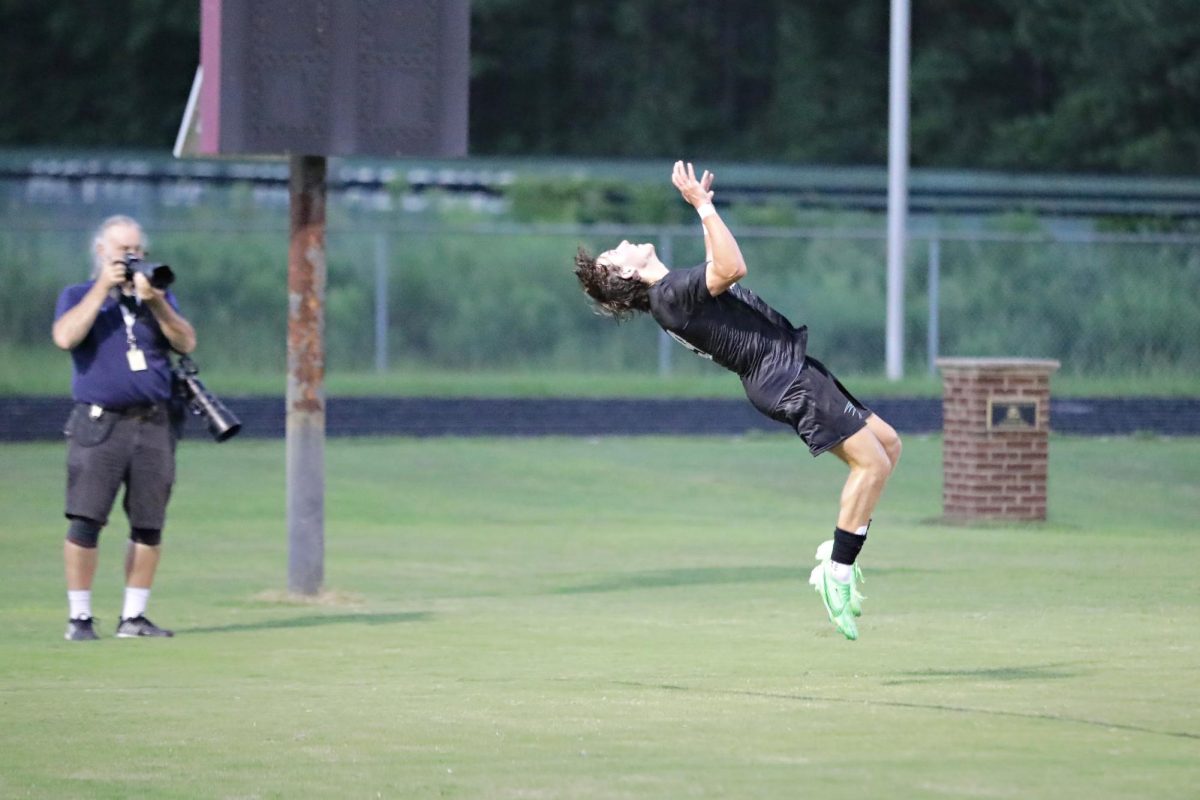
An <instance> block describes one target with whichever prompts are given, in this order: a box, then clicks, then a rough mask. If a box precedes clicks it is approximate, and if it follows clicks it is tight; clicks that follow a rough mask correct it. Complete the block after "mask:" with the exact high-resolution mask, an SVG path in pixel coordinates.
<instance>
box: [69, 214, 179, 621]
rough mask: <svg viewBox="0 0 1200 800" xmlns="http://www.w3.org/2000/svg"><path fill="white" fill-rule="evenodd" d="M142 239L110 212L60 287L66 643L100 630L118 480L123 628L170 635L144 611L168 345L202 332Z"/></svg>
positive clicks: (169, 448) (161, 457) (158, 502)
mask: <svg viewBox="0 0 1200 800" xmlns="http://www.w3.org/2000/svg"><path fill="white" fill-rule="evenodd" d="M145 245H146V241H145V237H144V236H143V234H142V229H141V226H140V225H139V224H138V223H137V221H136V220H133V219H131V218H130V217H125V216H114V217H109V218H108V219H106V220H105V221H104V222H103V223H102V224H101V225H100V228H99V230H98V231H97V232H96V237H95V241H94V242H93V260H94V268H93V271H92V280H91V281H89V282H87V283H81V284H77V285H74V286H68V287H67V288H66V289H64V290H63V292H62V294H61V295H59V298H58V305H57V308H56V309H55V321H54V328H53V337H54V343H55V344H56V345H57V346H58V347H60V348H62V349H63V350H68V351H70V353H71V360H72V363H73V367H74V369H73V377H72V381H71V390H72V395H73V396H74V399H75V407H74V409H73V411H72V413H71V417H70V419H69V420H68V422H67V427H66V434H67V439H68V451H67V492H66V495H67V498H66V500H67V502H66V516H67V519H68V520H70V522H69V524H68V527H67V537H66V541H65V542H64V543H63V561H64V564H65V567H66V579H67V600H68V604H69V606H70V615H69V619H68V623H67V631H66V638H67V639H68V640H70V641H81V640H89V639H96V638H97V635H96V629H95V624H94V622H95V621H94V620H93V618H92V609H91V588H92V579H93V577H94V576H95V573H96V564H97V560H98V556H97V550H96V545H97V542H98V540H99V536H100V530H101V529H102V528H103V527H104V525H105V524H106V523H107V522H108V514H109V512H110V511H111V510H112V506H113V503H114V501H115V500H116V496H117V492H118V491H119V490H120V488H121V485H122V484H124V486H125V496H124V500H123V507H124V509H125V513H126V515H127V516H128V518H129V526H130V534H129V543H128V545H127V550H126V555H125V603H124V607H123V609H122V612H121V619H120V622H119V624H118V625H117V629H116V635H117V636H118V637H121V638H130V637H138V636H171V635H172V632H171V631H169V630H165V629H163V628H159V627H158V626H157V625H155V624H154V623H152V622H151V621H150V620H149V619H147V618H146V604H147V602H148V600H149V598H150V587H151V585H152V584H153V582H154V573H155V570H156V568H157V567H158V561H159V555H160V547H161V545H160V541H161V537H162V529H163V523H164V521H165V519H166V508H167V501H168V500H169V499H170V495H171V487H172V485H173V483H174V479H175V432H174V429H173V427H172V425H171V420H170V414H169V406H170V401H171V387H172V384H171V380H172V377H171V362H170V351H171V350H175V351H177V352H179V353H189V352H191V351H192V350H193V349H194V348H195V346H196V332H195V330H194V329H193V328H192V326H191V324H190V323H189V322H188V321H187V320H186V319H184V317H183V316H182V315H181V314H180V313H179V309H178V306H177V304H176V302H175V298H174V296H173V295H172V294H171V293H170V292H169V291H167V286H168V285H169V284H170V283H171V281H172V279H173V277H174V276H173V275H172V273H171V270H170V268H169V267H167V266H165V265H161V264H160V265H152V264H147V263H146V262H145V261H143V260H142V258H143V256H144V255H145Z"/></svg>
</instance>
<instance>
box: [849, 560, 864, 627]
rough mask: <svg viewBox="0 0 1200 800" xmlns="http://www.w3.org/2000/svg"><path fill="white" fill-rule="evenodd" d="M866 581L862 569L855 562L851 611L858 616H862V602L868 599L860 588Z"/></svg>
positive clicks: (851, 582)
mask: <svg viewBox="0 0 1200 800" xmlns="http://www.w3.org/2000/svg"><path fill="white" fill-rule="evenodd" d="M866 582H867V580H866V578H864V577H863V574H862V569H861V568H860V567H859V566H858V564H857V563H855V565H854V577H853V578H851V579H850V613H851V614H853V615H854V616H856V617H861V616H862V603H863V600H866V599H867V596H866V595H865V594H863V593H862V592H860V591H859V590H858V586H859V584H862V583H866Z"/></svg>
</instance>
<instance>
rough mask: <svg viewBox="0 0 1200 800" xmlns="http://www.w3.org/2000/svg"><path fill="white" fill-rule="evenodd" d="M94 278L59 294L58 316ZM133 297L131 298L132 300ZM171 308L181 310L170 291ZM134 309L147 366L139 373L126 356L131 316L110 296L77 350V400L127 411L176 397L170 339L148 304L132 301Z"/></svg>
mask: <svg viewBox="0 0 1200 800" xmlns="http://www.w3.org/2000/svg"><path fill="white" fill-rule="evenodd" d="M93 283H94V281H89V282H88V283H79V284H76V285H74V286H68V287H67V288H66V289H63V290H62V294H60V295H59V296H58V304H57V306H56V307H55V309H54V319H56V320H57V319H58V318H59V317H61V316H62V315H63V314H65V313H66V312H67V311H70V310H71V309H72V308H74V307H75V306H76V305H77V304H78V303H79V301H80V300H82V299H83V296H84V295H85V294H87V293H88V290H89V289H91V288H92V284H93ZM131 300H132V298H125V302H126V303H130V301H131ZM167 302H168V303H170V304H171V308H173V309H175V310H176V311H178V310H179V305H178V304H177V303H176V302H175V296H174V295H172V294H171V292H170V291H168V292H167ZM127 307H129V308H130V310H131V311H133V312H134V315H135V320H134V323H133V338H134V339H135V340H136V341H137V344H138V347H139V348H140V349H141V350H142V352H143V353H145V354H146V369H144V370H141V371H140V372H134V371H133V370H131V369H130V368H129V359H128V357H127V356H126V355H125V354H126V353H127V352H128V351H129V346H128V344H127V343H126V341H125V317H124V316H123V315H122V314H121V308H120V302H119V301H117V300H114V299H113V298H112V297H108V298H107V299H105V301H104V305H102V306H101V307H100V313H98V314H97V315H96V321H95V322H94V323H93V324H92V329H91V330H90V331H88V334H87V336H85V337H84V339H83V341H82V342H80V343H79V344H78V345H76V346H75V348H74V349H73V350H71V361H72V362H73V364H74V374H73V376H72V378H71V393H72V395H74V397H75V401H76V402H77V403H88V404H92V403H94V404H96V405H99V406H103V407H105V408H114V409H122V408H129V407H130V406H140V405H147V404H149V403H162V402H165V401H166V400H168V399H169V398H170V396H171V364H170V360H169V358H168V355H169V353H170V349H171V346H170V343H169V342H167V337H166V336H165V335H164V334H163V332H162V329H161V328H160V327H159V326H158V320H156V319H155V318H154V315H153V314H152V313H151V312H150V309H149V308H147V307H146V306H145V305H144V304H142V303H132V304H131V305H130V306H127Z"/></svg>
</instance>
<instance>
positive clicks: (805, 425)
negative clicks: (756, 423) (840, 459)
mask: <svg viewBox="0 0 1200 800" xmlns="http://www.w3.org/2000/svg"><path fill="white" fill-rule="evenodd" d="M871 413H872V412H871V409H869V408H867V407H866V406H865V405H863V404H862V403H861V402H859V400H858V398H857V397H855V396H854V395H852V394H850V392H849V390H848V389H846V387H845V386H842V384H841V381H839V380H838V379H837V378H835V377H834V375H833V373H832V372H830V371H829V370H828V369H826V368H825V365H824V364H822V363H821V362H820V361H817V360H816V359H815V358H813V357H812V356H807V357H806V358H805V359H804V369H802V370H800V374H799V375H798V376H797V377H796V382H795V383H793V384H792V385H791V387H790V388H789V389H788V390H787V391H786V392H784V393H783V397H781V398H780V399H779V403H778V405H777V406H776V407H775V413H774V414H772V415H771V416H772V417H774V418H775V419H777V420H779V421H780V422H783V423H786V424H787V425H789V426H791V428H792V429H793V430H795V431H796V433H797V434H799V436H800V438H801V439H803V440H804V443H805V444H806V445H808V450H809V452H810V453H812V454H813V455H814V456H819V455H821V453H824V452H825V451H826V450H828V449H829V448H831V447H836V446H837V445H839V444H841V443H842V442H844V441H846V440H847V439H849V438H850V437H851V436H853V435H854V434H856V433H858V432H859V431H860V430H862V429H863V428H864V427H865V426H866V424H867V417H869V416H871Z"/></svg>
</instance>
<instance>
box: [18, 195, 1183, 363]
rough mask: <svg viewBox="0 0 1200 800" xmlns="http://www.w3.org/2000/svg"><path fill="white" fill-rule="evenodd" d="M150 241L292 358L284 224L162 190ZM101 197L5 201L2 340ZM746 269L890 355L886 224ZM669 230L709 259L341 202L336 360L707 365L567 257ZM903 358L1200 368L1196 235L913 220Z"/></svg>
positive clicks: (693, 233)
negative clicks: (370, 216)
mask: <svg viewBox="0 0 1200 800" xmlns="http://www.w3.org/2000/svg"><path fill="white" fill-rule="evenodd" d="M155 217H156V221H155V222H154V223H148V224H147V233H148V234H149V236H150V239H151V256H152V257H153V258H154V259H155V260H161V261H166V262H168V263H170V264H171V265H172V266H173V267H174V269H175V272H176V274H177V276H178V278H177V283H176V286H175V287H174V288H175V290H176V293H177V296H178V298H179V302H180V304H181V307H182V309H183V311H184V313H185V314H186V315H187V316H188V317H189V318H190V319H191V320H192V321H193V322H194V323H195V324H196V326H197V329H198V331H199V334H200V349H199V351H198V357H199V358H200V359H201V360H202V361H203V363H204V364H205V365H206V366H210V367H228V368H237V369H249V370H269V371H278V372H282V371H284V370H285V368H286V352H285V349H286V324H287V246H288V234H287V221H286V216H285V215H284V214H282V213H279V212H278V211H277V212H276V213H273V214H267V213H264V212H262V211H261V209H260V210H258V211H254V212H252V213H251V212H249V211H247V213H245V214H238V213H232V214H229V213H218V212H215V211H211V210H204V209H183V210H180V211H179V213H178V214H172V213H171V212H170V210H168V209H163V210H160V211H159V213H157V214H156V215H155ZM99 221H100V218H99V216H93V215H92V214H91V213H88V214H83V213H75V214H63V213H61V212H60V213H58V214H57V215H55V216H47V217H32V216H29V215H28V214H21V215H16V216H14V215H9V216H7V217H6V218H4V219H3V220H0V276H2V279H3V280H4V282H5V285H6V286H8V287H9V291H7V292H5V293H3V296H2V297H0V342H2V343H3V345H4V346H5V347H8V348H10V349H20V348H27V347H45V346H46V345H47V343H48V341H49V330H50V325H51V322H52V318H53V311H54V304H55V299H56V297H57V295H58V293H59V291H60V290H61V289H62V287H63V286H65V285H67V284H70V283H74V282H80V281H84V280H86V279H87V278H88V274H89V271H90V261H89V245H90V239H91V236H92V232H93V231H94V229H95V227H96V225H97V224H98V223H99ZM733 228H734V232H735V234H736V235H737V236H738V239H739V242H740V244H741V246H742V249H743V252H744V254H745V257H746V262H747V264H748V266H749V275H748V276H747V278H746V279H745V285H746V286H747V287H748V288H751V289H753V290H754V291H755V292H757V293H758V294H760V295H761V296H762V297H763V298H765V299H766V300H767V301H768V302H769V303H771V304H772V305H774V306H775V307H777V308H778V309H779V310H780V311H782V312H783V313H784V314H785V315H787V316H788V317H789V318H791V319H792V321H793V322H796V323H805V324H808V325H809V327H810V347H811V349H812V351H813V352H814V354H816V355H818V356H819V357H821V358H823V359H825V360H827V361H829V362H830V363H831V364H833V365H835V367H836V368H837V369H838V371H839V372H843V373H847V374H849V373H873V374H877V373H880V372H882V370H883V365H884V335H885V333H884V327H885V290H886V286H885V274H884V264H885V240H884V231H883V229H882V226H881V227H880V229H878V230H875V229H871V230H846V229H834V228H822V229H787V228H744V227H740V226H738V225H737V224H736V223H734V224H733ZM621 239H630V240H636V241H652V242H655V243H656V245H657V248H658V251H659V253H660V256H661V257H662V258H663V260H664V261H665V262H666V263H668V264H669V265H672V266H676V267H679V266H687V265H692V264H696V263H699V262H700V261H701V260H702V259H703V241H702V237H701V235H700V231H699V228H698V227H679V226H668V227H635V226H617V225H592V226H578V225H557V226H538V225H520V224H495V223H486V224H483V223H478V222H474V221H471V222H463V223H456V222H453V221H436V222H435V221H426V222H419V223H413V222H402V223H399V224H396V225H389V226H385V225H381V224H372V225H371V226H365V225H362V224H358V223H357V221H356V220H355V219H354V217H353V215H352V214H343V213H331V219H330V224H329V228H328V233H327V243H328V282H327V291H326V329H325V330H326V343H327V367H328V368H329V369H330V370H338V371H360V372H370V371H387V370H391V369H422V368H427V369H455V370H464V369H466V370H477V369H493V370H523V371H525V370H545V371H548V372H549V371H555V370H571V371H577V372H578V371H583V372H605V371H639V372H649V373H653V372H658V373H660V374H666V373H674V374H688V373H690V372H700V371H703V370H706V369H713V367H712V365H710V364H707V363H706V362H703V361H702V360H700V359H696V358H693V357H691V356H690V355H689V354H687V353H686V352H685V351H683V350H682V349H680V348H678V347H677V346H676V345H674V344H672V343H670V342H669V340H668V339H666V338H665V337H663V336H661V335H660V332H659V331H658V329H657V327H656V326H654V324H653V323H652V322H651V321H649V320H647V319H640V320H634V321H631V322H627V323H623V324H621V325H614V324H613V323H612V322H611V321H609V320H607V319H604V318H601V317H598V316H597V315H595V314H593V313H592V312H591V310H590V308H589V305H588V303H587V301H586V299H585V298H584V296H583V295H582V294H581V292H580V291H579V289H578V287H577V285H576V283H575V280H574V277H573V275H572V265H573V257H574V253H575V250H576V247H577V246H581V245H582V246H584V247H586V248H588V249H590V250H591V252H593V253H596V252H599V251H600V250H603V249H606V248H607V247H611V246H613V245H615V244H616V243H617V242H619V241H620V240H621ZM907 276H908V277H907V281H906V291H905V326H904V327H905V337H906V338H905V347H904V352H905V364H906V370H907V372H908V373H910V374H912V373H918V372H924V371H926V370H931V365H932V363H933V359H934V358H936V357H937V356H938V355H972V356H1024V357H1042V358H1055V359H1059V360H1060V361H1061V362H1062V364H1063V371H1064V372H1065V373H1070V374H1078V375H1120V376H1128V375H1139V374H1164V373H1166V374H1193V375H1194V374H1196V373H1197V372H1198V371H1200V348H1198V347H1197V346H1196V343H1197V342H1200V310H1198V308H1197V299H1198V298H1200V237H1196V236H1182V235H1136V236H1135V235H1124V236H1123V235H1100V234H1083V233H1080V234H1070V235H1060V236H1047V235H1043V234H1001V233H993V232H985V231H973V232H955V233H931V232H924V233H919V234H917V235H914V236H913V237H912V238H911V239H910V241H909V246H908V271H907Z"/></svg>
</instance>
